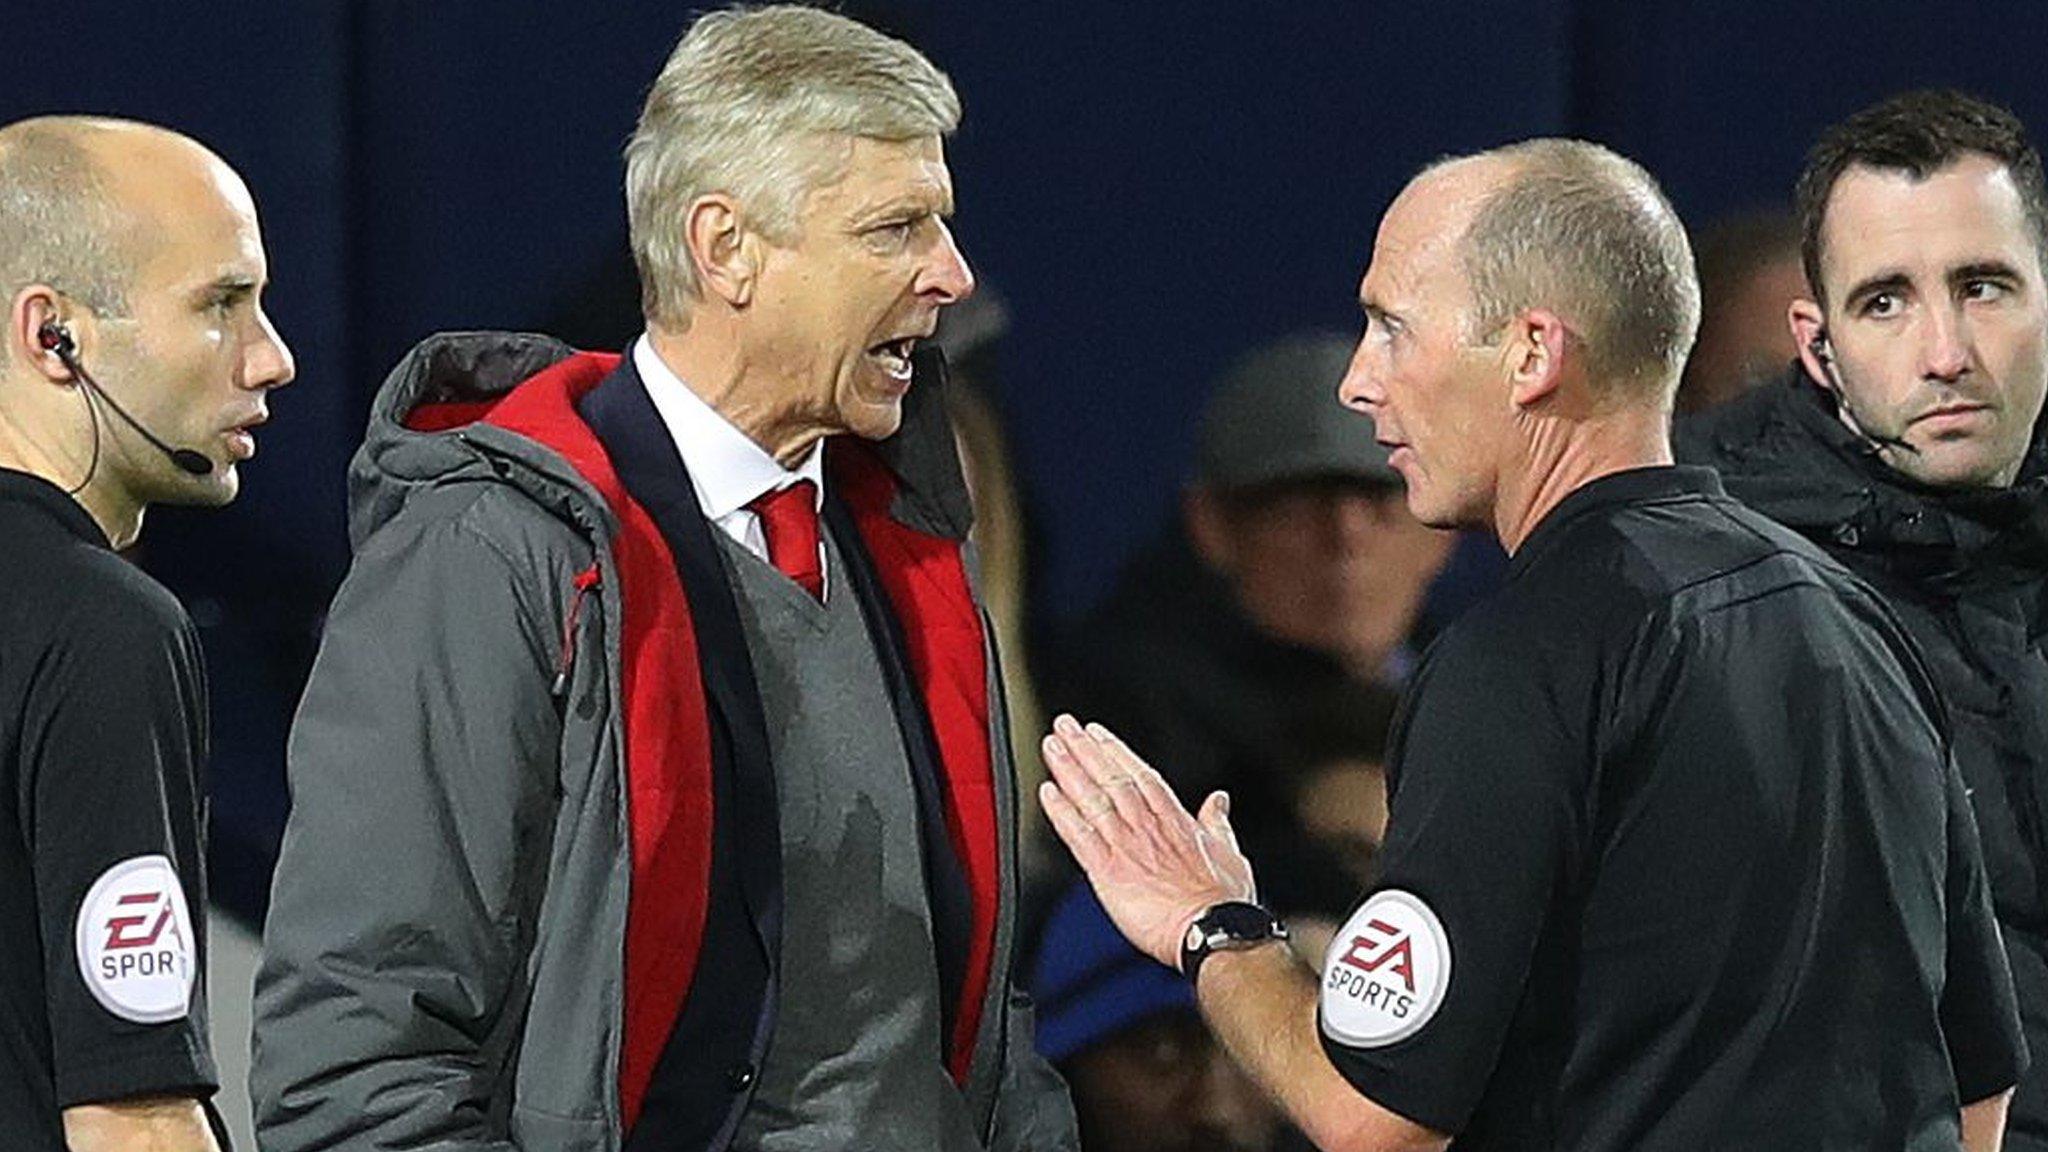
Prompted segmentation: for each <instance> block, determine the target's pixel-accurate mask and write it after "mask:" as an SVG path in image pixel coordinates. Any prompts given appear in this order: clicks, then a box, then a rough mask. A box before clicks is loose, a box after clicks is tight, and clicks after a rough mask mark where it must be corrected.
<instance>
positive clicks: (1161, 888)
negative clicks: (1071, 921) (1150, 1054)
mask: <svg viewBox="0 0 2048 1152" xmlns="http://www.w3.org/2000/svg"><path fill="white" fill-rule="evenodd" d="M1044 747H1045V763H1046V767H1047V768H1048V769H1050V770H1051V772H1052V779H1051V780H1049V781H1047V782H1046V783H1044V784H1042V785H1040V786H1039V789H1038V800H1039V803H1040V804H1041V805H1043V806H1044V808H1045V814H1046V818H1047V819H1048V820H1050V821H1051V822H1052V827H1053V831H1055V832H1057V833H1059V837H1060V840H1061V841H1062V842H1064V843H1065V844H1066V846H1067V850H1068V851H1070V852H1072V853H1073V854H1074V859H1075V860H1077V861H1079V862H1080V865H1081V867H1082V869H1083V870H1084V871H1086V872H1087V874H1088V882H1089V883H1090V884H1091V885H1093V886H1094V888H1095V895H1096V897H1097V898H1098V899H1100V900H1101V901H1102V907H1103V908H1104V909H1105V910H1106V911H1107V912H1108V913H1109V918H1110V919H1111V920H1112V921H1114V922H1115V924H1116V926H1117V928H1118V930H1119V931H1121V932H1122V933H1123V934H1124V936H1125V937H1126V938H1128V939H1129V940H1130V942H1131V943H1132V944H1133V945H1135V946H1137V948H1138V949H1139V950H1140V951H1142V952H1144V953H1145V954H1146V955H1148V956H1150V957H1152V958H1153V959H1154V960H1157V961H1159V962H1160V963H1161V964H1164V965H1166V966H1168V967H1169V968H1175V969H1178V968H1179V967H1180V946H1181V937H1182V936H1183V935H1184V934H1185V933H1186V932H1187V928H1188V925H1190V924H1192V923H1193V922H1194V921H1195V918H1196V917H1198V916H1200V915H1201V914H1202V912H1203V911H1204V910H1205V909H1207V908H1208V907H1209V906H1210V905H1211V904H1220V903H1222V902H1224V901H1227V900H1251V899H1253V896H1254V886H1253V882H1252V866H1251V862H1250V861H1248V860H1246V859H1245V857H1244V853H1242V852H1240V851H1239V850H1238V847H1237V834H1236V833H1235V832H1233V831H1231V828H1230V798H1229V796H1227V795H1226V794H1224V793H1222V792H1215V793H1211V794H1210V796H1209V798H1208V799H1207V800H1206V801H1204V802H1203V804H1202V813H1201V818H1200V819H1197V818H1196V817H1194V816H1191V815H1189V814H1188V810H1187V809H1186V808H1183V807H1182V806H1181V803H1180V801H1179V800H1178V799H1176V798H1175V797H1174V795H1173V790H1172V789H1170V788H1168V787H1167V785H1166V781H1165V780H1164V779H1162V778H1161V777H1160V775H1159V773H1158V772H1157V771H1156V770H1154V769H1153V767H1152V766H1151V765H1150V764H1147V763H1145V762H1144V761H1143V760H1141V759H1139V758H1138V755H1137V754H1136V753H1134V752H1132V751H1131V750H1130V749H1129V748H1128V747H1126V746H1125V745H1124V742H1123V741H1122V740H1119V739H1117V738H1116V736H1115V735H1114V734H1112V733H1111V732H1110V731H1109V729H1107V728H1104V727H1103V726H1101V725H1100V724H1090V725H1088V726H1087V727H1086V728H1083V727H1082V726H1081V724H1080V723H1079V722H1078V721H1076V720H1075V719H1074V718H1073V717H1072V716H1064V715H1063V716H1061V717H1059V718H1058V719H1057V720H1055V721H1053V730H1052V734H1051V735H1049V736H1047V737H1046V738H1045V745H1044Z"/></svg>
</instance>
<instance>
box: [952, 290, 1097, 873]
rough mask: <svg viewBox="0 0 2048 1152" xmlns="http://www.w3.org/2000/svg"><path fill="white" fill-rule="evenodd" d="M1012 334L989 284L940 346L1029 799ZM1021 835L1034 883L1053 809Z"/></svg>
mask: <svg viewBox="0 0 2048 1152" xmlns="http://www.w3.org/2000/svg"><path fill="white" fill-rule="evenodd" d="M1009 330H1010V316H1009V310H1008V308H1007V307H1005V305H1004V303H1003V299H1002V297H1001V296H999V295H997V294H996V293H995V292H992V291H991V290H990V289H989V287H988V285H986V284H981V285H978V286H977V287H976V288H975V290H974V295H972V296H970V297H968V298H967V299H966V300H963V301H961V302H960V303H959V304H957V305H955V306H953V307H951V308H948V309H946V310H945V311H944V312H942V313H940V314H939V329H938V331H937V333H935V334H934V335H933V337H932V342H933V343H934V344H935V345H937V347H938V350H939V351H940V352H943V353H944V354H945V356H946V364H947V388H946V414H947V416H948V417H949V418H950V419H951V421H952V424H953V437H954V440H955V441H956V442H957V443H958V444H959V446H960V471H961V477H962V479H964V480H965V481H966V482H967V495H968V497H969V498H970V499H971V500H973V501H974V529H973V531H972V532H970V533H969V534H968V539H969V540H970V541H971V542H972V543H973V545H974V549H975V557H976V560H977V561H978V569H979V571H980V573H981V598H982V602H983V604H984V605H986V607H987V608H988V615H989V622H990V623H991V624H992V625H993V626H994V629H995V643H996V651H997V652H999V653H1001V654H1002V661H1003V701H1004V704H1005V705H1006V706H1007V711H1008V713H1009V718H1010V755H1011V758H1012V760H1013V761H1014V763H1015V764H1016V774H1017V794H1018V795H1020V796H1029V795H1031V794H1032V793H1033V792H1034V791H1035V790H1036V789H1037V788H1038V785H1039V783H1040V782H1041V781H1043V780H1044V779H1045V762H1044V761H1043V760H1041V759H1040V758H1039V755H1038V734H1039V733H1041V732H1043V731H1045V720H1046V713H1045V709H1044V707H1043V706H1042V705H1041V704H1040V703H1039V694H1038V678H1037V676H1036V675H1035V674H1034V665H1035V662H1034V660H1033V659H1032V656H1033V647H1032V642H1033V639H1034V635H1035V633H1034V632H1033V629H1032V624H1031V620H1030V614H1029V606H1030V597H1029V592H1030V586H1031V576H1032V572H1031V548H1030V545H1031V543H1032V541H1031V532H1030V528H1031V520H1030V518H1029V516H1028V514H1027V512H1026V506H1025V501H1024V489H1023V485H1022V481H1021V478H1020V477H1019V476H1018V475H1017V470H1016V468H1015V467H1014V463H1013V459H1012V456H1011V452H1010V437H1009V434H1008V432H1007V431H1006V429H1005V428H1004V424H1003V417H1002V409H1001V403H1000V401H1001V397H1002V396H1003V390H1002V389H1003V385H1002V377H1001V348H1002V342H1003V339H1004V337H1005V336H1007V335H1008V333H1009ZM1017 840H1018V852H1019V860H1018V865H1019V869H1020V871H1021V872H1022V873H1023V874H1024V875H1025V876H1026V877H1027V883H1029V878H1031V877H1037V876H1040V875H1042V874H1043V873H1044V872H1045V871H1046V870H1047V869H1048V867H1050V863H1051V860H1052V859H1053V858H1054V851H1053V849H1054V846H1053V845H1052V844H1051V842H1050V840H1049V837H1048V835H1047V832H1046V828H1045V814H1044V813H1043V812H1041V811H1039V810H1038V805H1036V804H1025V805H1023V806H1021V807H1020V808H1019V810H1018V813H1017ZM1058 855H1059V856H1061V857H1063V856H1064V855H1065V854H1064V853H1059V854H1058Z"/></svg>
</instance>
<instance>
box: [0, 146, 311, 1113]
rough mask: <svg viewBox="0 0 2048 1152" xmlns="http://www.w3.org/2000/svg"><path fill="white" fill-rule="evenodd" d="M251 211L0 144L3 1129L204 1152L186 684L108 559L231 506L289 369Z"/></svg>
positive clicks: (167, 632)
mask: <svg viewBox="0 0 2048 1152" xmlns="http://www.w3.org/2000/svg"><path fill="white" fill-rule="evenodd" d="M267 276H268V273H267V268H266V264H265V259H264V253H263V242H262V236H261V233H260V232H259V231H258V229H257V225H256V209H255V204H254V203H253V201H252V200H251V199H250V196H249V191H248V189H247V188H246V187H244V186H243V184H242V181H241V179H240V178H239V177H237V176H236V175H235V173H234V171H233V170H232V169H231V168H229V167H228V166H227V164H226V163H224V162H223V161H222V160H221V159H220V158H219V157H218V156H215V155H214V154H213V153H211V152H209V151H207V150H206V149H205V148H204V147H201V146H200V145H199V144H197V143H195V142H193V141H192V140H190V139H187V138H186V137H183V136H180V135H178V134H177V133H174V132H170V131H166V130H164V129H161V128H155V127H151V126H148V125H144V124H135V123H129V122H124V121H113V120H99V119H87V118H76V117H44V118H39V119H34V120H25V121H22V122H20V123H16V124H12V125H9V126H7V127H5V128H0V293H4V297H5V300H6V307H7V311H6V316H5V320H6V325H5V330H4V332H0V541H5V547H4V548H0V974H4V979H0V1132H4V1133H5V1134H6V1136H5V1141H4V1142H5V1144H6V1147H7V1148H8V1149H9V1152H97V1150H100V1149H109V1150H111V1149H122V1150H124V1152H126V1150H141V1149H147V1150H150V1152H159V1150H162V1152H173V1150H174V1152H214V1150H216V1149H219V1148H223V1147H225V1143H226V1141H225V1138H224V1137H221V1136H220V1135H218V1131H219V1124H218V1121H217V1118H215V1117H214V1116H213V1115H212V1114H211V1109H210V1108H209V1107H208V1106H207V1103H206V1102H207V1101H208V1099H209V1098H210V1097H211V1096H212V1094H213V1091H214V1089H215V1087H216V1084H215V1074H214V1069H213V1064H212V1059H211V1056H210V1055H209V1052H208V1043H207V1034H206V998H205V988H204V981H203V979H202V975H201V974H202V973H203V972H204V971H205V941H204V938H203V935H204V920H203V916H204V911H205V908H206V884H205V877H204V875H203V873H202V860H203V855H204V854H203V839H204V829H203V826H202V825H203V813H204V801H203V794H204V792H203V788H202V787H201V783H200V772H201V770H202V768H203V766H204V765H205V762H206V699H205V691H206V689H205V681H204V675H203V670H202V668H201V665H200V658H199V649H198V638H197V634H196V633H195V632H194V630H193V627H192V623H191V621H190V620H189V619H188V618H187V617H186V615H185V612H184V610H183V609H182V608H181V607H180V606H179V604H178V602H177V601H176V599H174V598H173V597H172V595H171V594H170V593H169V592H168V591H167V590H166V589H164V588H163V587H162V586H161V585H159V584H157V583H156V582H155V581H154V580H151V579H150V578H149V577H148V576H146V575H144V574H143V573H142V572H140V571H139V570H137V569H136V568H134V567H133V566H132V565H130V564H128V563H126V562H125V561H123V560H122V559H121V558H120V557H119V556H117V555H116V554H115V550H116V549H120V548H125V547H127V546H129V545H131V544H133V543H135V541H136V539H137V537H138V535H139V534H140V532H141V530H142V520H143V515H144V512H145V511H146V510H147V509H148V508H149V507H150V505H152V504H165V503H169V504H199V505H208V506H216V505H221V504H226V503H227V502H228V501H230V500H232V499H234V496H235V492H236V490H237V487H238V485H239V483H240V481H239V477H238V474H237V466H238V465H239V464H240V463H241V462H242V461H245V460H247V459H249V458H250V457H251V456H253V455H254V454H255V451H256V440H255V433H254V430H255V428H256V426H257V425H259V424H261V423H262V422H263V421H264V420H265V419H266V418H267V416H268V410H267V407H266V398H267V395H268V393H269V391H270V390H271V389H273V388H277V387H280V386H282V385H284V384H286V383H288V382H289V381H290V380H291V378H292V370H293V368H292V357H291V353H290V351H289V350H288V349H287V348H286V347H285V345H284V342H283V341H282V340H281V339H280V338H279V337H278V335H277V332H276V330H275V329H274V328H272V327H271V324H270V321H269V319H268V318H267V317H265V315H264V314H263V309H262V306H261V303H260V299H261V295H262V292H263V288H264V284H265V282H266V280H267Z"/></svg>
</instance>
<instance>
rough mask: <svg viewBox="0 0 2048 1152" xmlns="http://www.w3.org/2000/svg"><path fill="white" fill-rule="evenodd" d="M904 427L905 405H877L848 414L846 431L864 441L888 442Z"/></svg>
mask: <svg viewBox="0 0 2048 1152" xmlns="http://www.w3.org/2000/svg"><path fill="white" fill-rule="evenodd" d="M902 427H903V405H902V404H900V403H896V404H875V405H869V406H864V407H863V408H862V409H861V410H860V411H858V412H849V413H847V420H846V430H847V431H848V432H851V433H853V434H854V435H855V436H858V437H860V438H861V439H863V440H887V439H888V438H889V437H891V436H894V435H895V434H896V432H897V430H898V429H900V428H902Z"/></svg>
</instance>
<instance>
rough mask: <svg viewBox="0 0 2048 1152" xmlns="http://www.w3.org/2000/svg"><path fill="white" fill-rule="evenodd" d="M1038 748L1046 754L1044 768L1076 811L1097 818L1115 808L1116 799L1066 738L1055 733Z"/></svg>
mask: <svg viewBox="0 0 2048 1152" xmlns="http://www.w3.org/2000/svg"><path fill="white" fill-rule="evenodd" d="M1039 749H1040V750H1041V751H1042V752H1043V753H1044V755H1045V767H1046V771H1047V772H1049V773H1051V774H1052V778H1053V782H1054V783H1056V784H1058V785H1059V786H1060V792H1061V793H1062V794H1063V795H1064V797H1065V798H1066V800H1067V801H1068V802H1069V803H1070V804H1072V805H1073V806H1074V808H1075V809H1076V810H1078V811H1080V812H1081V813H1082V814H1083V815H1084V816H1086V817H1087V818H1088V819H1089V820H1100V819H1101V818H1102V817H1103V814H1104V813H1107V812H1110V811H1113V810H1114V809H1115V807H1116V805H1115V802H1114V801H1112V800H1111V799H1110V798H1109V796H1107V795H1106V794H1105V793H1104V792H1103V789H1102V788H1101V787H1100V786H1099V785H1097V784H1096V783H1095V778H1094V777H1093V776H1091V775H1089V774H1088V770H1087V769H1086V768H1085V767H1083V766H1082V764H1081V762H1080V761H1079V760H1078V759H1076V758H1075V757H1074V753H1073V748H1072V746H1071V745H1070V744H1068V742H1067V741H1066V740H1064V739H1061V738H1060V736H1059V735H1058V734H1057V733H1054V734H1052V735H1049V736H1047V737H1046V738H1045V739H1044V740H1043V741H1042V742H1040V744H1039Z"/></svg>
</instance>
